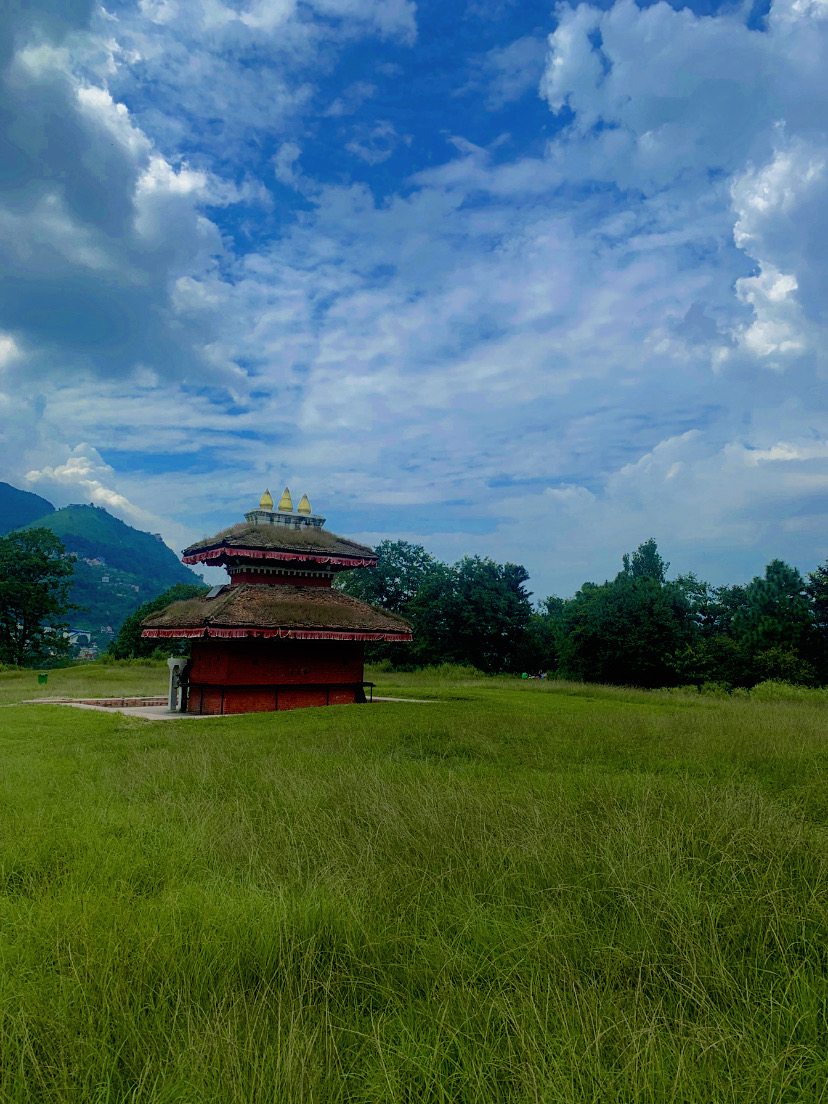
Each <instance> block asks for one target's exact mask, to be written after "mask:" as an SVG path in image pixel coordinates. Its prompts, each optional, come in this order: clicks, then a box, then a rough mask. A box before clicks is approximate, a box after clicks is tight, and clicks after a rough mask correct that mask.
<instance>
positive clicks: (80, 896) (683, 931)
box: [0, 669, 828, 1104]
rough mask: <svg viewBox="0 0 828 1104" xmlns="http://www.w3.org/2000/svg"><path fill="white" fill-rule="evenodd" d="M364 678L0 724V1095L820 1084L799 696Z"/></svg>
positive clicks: (824, 796) (805, 1087) (547, 1096)
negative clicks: (328, 699) (223, 703)
mask: <svg viewBox="0 0 828 1104" xmlns="http://www.w3.org/2000/svg"><path fill="white" fill-rule="evenodd" d="M126 670H127V673H128V674H129V677H132V674H130V669H126ZM123 672H124V669H121V674H120V675H117V673H110V674H108V675H107V676H106V677H107V678H109V679H110V680H111V685H112V686H113V687H114V686H115V684H116V681H117V678H118V677H122V676H123ZM159 673H160V676H161V677H162V679H163V678H164V676H165V672H164V671H160V672H159ZM99 674H100V673H98V674H96V675H94V677H96V678H97V677H98V676H99ZM5 677H6V676H0V684H2V682H3V679H5ZM73 677H75V678H80V676H79V675H75V676H73ZM90 677H93V676H92V675H90ZM153 677H155V676H153ZM382 678H383V679H385V680H386V681H384V683H383V689H384V690H387V691H388V693H389V694H391V692H392V691H396V692H398V693H404V692H406V691H407V692H409V693H410V691H411V689H412V687H413V686H414V685H415V684H416V688H417V691H418V693H417V695H416V696H418V697H423V696H429V697H433V698H434V701H433V702H430V703H429V704H428V705H410V704H409V705H406V704H394V703H386V704H380V705H375V706H371V707H368V706H365V707H355V706H351V707H333V708H330V709H319V710H303V711H298V712H294V713H282V714H267V715H257V716H248V717H239V718H217V719H215V720H212V719H210V720H199V721H188V720H182V721H167V722H164V723H163V724H161V723H152V722H146V721H142V720H137V719H134V718H128V717H124V716H121V715H117V714H116V715H108V714H99V713H88V712H77V711H73V710H69V709H60V708H59V707H54V706H46V705H34V706H19V707H9V708H6V709H3V710H2V711H0V756H1V757H2V758H0V763H2V768H0V967H2V970H1V971H0V978H1V979H2V980H0V1101H2V1102H3V1104H6V1102H7V1101H8V1102H17V1101H21V1102H22V1101H27V1102H28V1101H31V1102H34V1101H37V1102H41V1101H46V1102H57V1101H61V1102H63V1101H67V1102H69V1101H71V1102H76V1101H78V1102H87V1101H88V1102H90V1104H91V1102H95V1104H99V1102H103V1101H107V1102H127V1101H136V1102H137V1101H140V1102H144V1101H149V1102H153V1104H155V1102H176V1104H178V1102H180V1101H185V1102H199V1104H200V1102H202V1101H203V1102H208V1101H209V1102H213V1101H215V1102H218V1101H222V1102H225V1101H228V1102H242V1101H244V1102H251V1104H252V1102H253V1101H256V1102H259V1101H264V1100H267V1101H290V1102H294V1101H296V1102H311V1101H313V1102H320V1104H321V1102H328V1101H343V1102H344V1101H348V1102H365V1104H367V1102H369V1101H370V1102H372V1104H374V1102H378V1101H381V1102H386V1101H387V1102H400V1104H403V1102H405V1104H414V1102H415V1101H416V1102H420V1101H424V1102H432V1101H433V1102H441V1104H444V1102H449V1101H452V1102H461V1101H462V1102H466V1101H468V1102H472V1101H474V1102H478V1101H479V1102H481V1104H483V1102H490V1101H491V1102H499V1101H504V1102H505V1101H514V1102H518V1101H520V1102H527V1104H531V1102H538V1101H543V1102H552V1101H555V1102H557V1101H572V1102H576V1101H577V1102H582V1101H596V1102H597V1101H602V1102H603V1101H629V1102H633V1101H635V1102H636V1104H637V1102H640V1101H652V1102H654V1104H655V1102H661V1101H682V1102H684V1101H687V1102H695V1101H699V1102H701V1101H705V1102H710V1101H715V1102H719V1101H726V1102H729V1101H732V1102H734V1104H736V1102H738V1104H743V1102H752V1101H756V1102H757V1104H758V1102H762V1104H776V1102H780V1104H781V1102H788V1101H790V1102H794V1101H797V1102H799V1101H819V1100H823V1099H828V1091H827V1090H826V1085H827V1084H828V940H827V939H826V936H828V847H826V844H828V740H826V724H825V720H826V709H825V706H824V705H823V704H822V703H821V702H818V701H813V700H811V699H807V700H805V701H780V702H774V701H768V702H762V701H757V700H752V699H750V698H744V699H722V700H720V699H717V698H713V697H704V696H699V695H695V697H691V696H689V695H688V696H687V697H680V696H679V697H677V696H671V695H668V694H661V695H659V694H647V693H644V692H634V691H627V692H625V691H620V690H610V689H608V688H600V687H584V686H581V687H574V688H568V687H561V686H556V685H553V684H545V683H537V682H533V683H526V682H515V681H513V680H474V679H469V680H467V681H463V680H459V681H457V682H452V681H451V680H445V679H444V680H435V681H434V682H433V683H429V682H428V680H427V678H423V677H420V680H419V682H416V683H415V677H414V676H397V675H388V676H382ZM50 679H51V676H50ZM392 679H393V680H394V681H391V680H392ZM105 692H109V691H105ZM83 693H86V694H91V693H93V691H92V690H91V689H90V688H87V689H86V690H85V691H83ZM27 696H28V695H27ZM412 696H414V695H412Z"/></svg>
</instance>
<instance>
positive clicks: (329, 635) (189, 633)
mask: <svg viewBox="0 0 828 1104" xmlns="http://www.w3.org/2000/svg"><path fill="white" fill-rule="evenodd" d="M141 636H142V637H144V638H145V639H150V640H156V639H166V640H197V639H198V638H200V637H205V636H206V637H217V638H219V639H222V640H239V639H243V638H244V637H278V638H279V639H280V640H288V639H291V640H399V641H403V642H407V641H410V640H411V633H391V632H386V633H383V632H375V633H371V632H323V631H321V630H317V629H216V628H213V627H212V626H211V627H210V628H206V629H143V630H142V631H141Z"/></svg>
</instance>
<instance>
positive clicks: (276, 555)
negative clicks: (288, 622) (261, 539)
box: [181, 545, 377, 567]
mask: <svg viewBox="0 0 828 1104" xmlns="http://www.w3.org/2000/svg"><path fill="white" fill-rule="evenodd" d="M222 555H224V556H232V557H233V559H242V560H306V561H310V562H311V563H321V564H326V563H330V564H347V565H348V567H376V564H377V560H376V557H372V558H371V559H364V560H358V559H356V558H355V557H353V556H313V555H310V554H308V553H307V552H276V551H275V550H273V549H270V548H228V547H227V545H222V546H221V547H220V548H209V549H207V550H206V551H204V552H194V553H193V554H192V555H190V556H182V557H181V562H182V563H185V564H194V563H205V562H207V561H209V560H215V559H218V557H219V556H222Z"/></svg>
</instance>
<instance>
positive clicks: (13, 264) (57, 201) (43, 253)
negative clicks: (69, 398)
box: [0, 32, 222, 375]
mask: <svg viewBox="0 0 828 1104" xmlns="http://www.w3.org/2000/svg"><path fill="white" fill-rule="evenodd" d="M78 33H80V32H78ZM21 35H22V32H21V33H20V34H19V35H18V42H17V46H18V48H17V50H16V52H14V53H13V55H12V57H11V58H10V60H9V62H8V64H7V66H6V68H5V69H4V70H3V71H0V82H2V93H3V95H4V97H5V99H6V108H7V109H6V111H5V112H4V113H3V116H2V122H0V131H2V133H0V145H2V147H3V150H4V153H3V156H2V157H0V163H2V164H3V165H4V169H3V170H0V328H2V329H3V330H5V331H6V333H7V334H9V335H10V336H11V338H12V339H13V340H14V341H15V343H16V344H17V345H18V346H19V347H20V348H21V349H24V350H25V352H26V365H27V370H28V371H32V370H35V371H37V370H41V371H51V372H61V371H71V370H76V371H77V370H84V371H86V372H91V373H92V374H103V375H109V374H113V373H115V374H117V373H129V372H130V371H132V370H133V369H134V368H135V367H136V365H139V364H142V363H144V364H151V365H154V366H155V367H156V368H157V369H158V370H160V371H161V372H163V373H164V374H170V373H179V374H184V375H186V374H187V373H188V372H195V371H198V372H201V373H203V372H204V371H210V372H211V373H214V367H213V364H212V363H211V360H210V358H209V357H208V356H206V355H205V352H204V345H205V343H206V342H205V337H206V338H209V336H210V329H211V327H210V326H209V325H208V326H207V328H206V332H205V328H204V325H203V322H202V325H201V327H200V329H195V328H192V327H188V326H187V325H186V324H185V323H182V320H181V319H180V318H177V317H175V313H174V311H173V309H172V304H171V302H170V298H169V287H170V282H171V280H172V279H174V278H175V276H176V275H178V274H179V273H182V272H184V271H188V272H190V273H193V272H195V273H204V272H207V271H209V270H210V269H211V268H212V267H213V264H214V261H213V258H214V257H215V255H217V254H219V253H220V252H221V249H222V245H221V241H220V237H219V235H218V232H217V230H216V228H215V226H214V225H213V224H212V223H211V222H210V221H208V220H207V219H206V218H205V217H204V216H203V214H202V213H201V212H200V210H199V201H200V200H201V199H202V198H203V192H204V186H205V180H204V177H203V174H200V173H197V172H192V171H190V170H189V169H188V168H187V167H186V165H180V166H178V167H174V166H172V165H171V164H169V163H168V162H167V161H166V160H165V159H164V158H163V157H161V156H160V155H159V154H158V153H157V152H156V151H155V150H154V149H153V144H152V142H151V141H150V139H149V138H148V137H147V136H146V135H145V134H144V133H143V132H142V131H141V130H140V129H139V128H138V127H137V126H136V125H135V123H134V120H133V119H132V118H131V116H130V114H129V112H128V111H127V109H126V108H125V107H124V105H123V104H119V103H116V102H115V101H114V100H113V99H112V97H111V95H110V94H109V93H108V92H107V91H106V90H105V89H103V88H101V87H93V86H89V85H86V84H84V83H83V81H82V80H81V79H80V78H79V77H78V76H77V75H76V74H74V73H73V71H72V69H71V66H70V64H69V61H68V59H67V54H66V51H65V50H64V48H63V47H62V46H60V45H59V44H58V45H55V44H53V43H48V42H42V41H40V42H39V43H38V44H36V45H32V44H31V43H28V42H25V41H24V40H22V38H21ZM79 151H82V152H81V155H79Z"/></svg>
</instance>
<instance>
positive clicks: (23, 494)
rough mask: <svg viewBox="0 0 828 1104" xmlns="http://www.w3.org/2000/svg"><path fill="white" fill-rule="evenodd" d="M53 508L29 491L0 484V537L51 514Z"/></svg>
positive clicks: (8, 484) (49, 503) (43, 499)
mask: <svg viewBox="0 0 828 1104" xmlns="http://www.w3.org/2000/svg"><path fill="white" fill-rule="evenodd" d="M53 511H54V506H53V505H52V504H51V502H48V501H47V500H46V499H45V498H41V497H40V495H36V494H32V493H31V491H20V490H18V488H17V487H12V485H11V484H10V483H0V536H3V534H4V533H10V532H11V531H12V529H21V528H22V527H23V526H24V525H28V524H29V523H30V522H32V521H34V520H35V518H42V517H43V516H44V515H46V514H51V513H52V512H53Z"/></svg>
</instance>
